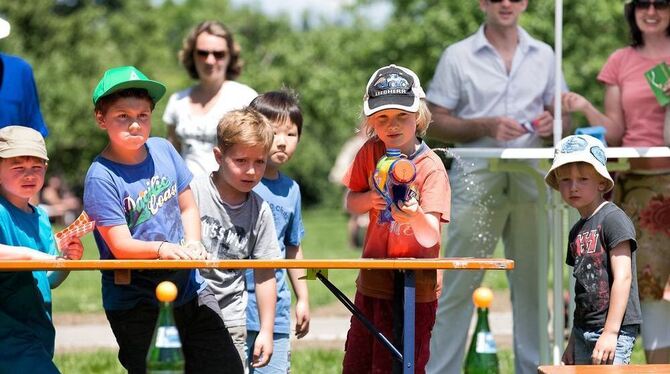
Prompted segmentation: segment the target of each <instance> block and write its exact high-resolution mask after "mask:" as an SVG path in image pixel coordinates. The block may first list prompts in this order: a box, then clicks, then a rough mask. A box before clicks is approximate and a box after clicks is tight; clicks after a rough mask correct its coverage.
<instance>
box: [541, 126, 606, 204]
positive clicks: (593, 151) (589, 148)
mask: <svg viewBox="0 0 670 374" xmlns="http://www.w3.org/2000/svg"><path fill="white" fill-rule="evenodd" d="M573 162H586V163H588V164H591V165H592V166H593V168H594V169H595V170H596V172H597V173H598V174H600V175H601V176H602V177H603V178H605V180H607V188H605V191H604V192H608V191H610V190H611V189H612V188H613V187H614V181H613V180H612V177H611V176H610V173H609V172H608V171H607V156H606V155H605V146H604V145H603V143H602V142H601V141H600V140H598V139H596V138H594V137H593V136H590V135H570V136H567V137H565V138H563V140H561V141H560V143H558V145H557V146H556V148H555V149H554V162H553V163H552V164H551V169H549V172H548V173H547V175H546V176H545V177H544V181H545V182H547V184H548V185H549V186H550V187H551V188H553V189H555V190H558V181H557V180H556V173H555V170H556V169H558V168H559V167H561V166H563V165H565V164H570V163H573Z"/></svg>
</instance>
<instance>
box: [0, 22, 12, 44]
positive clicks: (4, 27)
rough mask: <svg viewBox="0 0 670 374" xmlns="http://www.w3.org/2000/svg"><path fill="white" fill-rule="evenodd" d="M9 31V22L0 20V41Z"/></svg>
mask: <svg viewBox="0 0 670 374" xmlns="http://www.w3.org/2000/svg"><path fill="white" fill-rule="evenodd" d="M10 29H11V27H10V26H9V22H7V21H5V20H4V19H2V18H0V39H4V38H6V37H7V36H8V35H9V30H10Z"/></svg>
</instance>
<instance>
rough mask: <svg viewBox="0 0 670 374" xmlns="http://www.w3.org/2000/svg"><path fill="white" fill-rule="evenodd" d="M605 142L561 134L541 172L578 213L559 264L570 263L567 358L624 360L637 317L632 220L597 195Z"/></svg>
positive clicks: (606, 181)
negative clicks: (572, 284) (571, 315)
mask: <svg viewBox="0 0 670 374" xmlns="http://www.w3.org/2000/svg"><path fill="white" fill-rule="evenodd" d="M606 162H607V158H606V157H605V147H604V146H603V144H602V143H601V142H600V140H598V139H596V138H594V137H592V136H588V135H583V136H580V135H571V136H568V137H566V138H565V139H563V140H561V142H560V143H559V144H558V146H557V147H556V150H555V153H554V162H553V164H552V166H551V169H550V170H549V173H548V174H547V176H546V177H545V181H546V182H547V184H548V185H549V186H551V187H552V188H554V189H556V190H558V191H559V192H560V193H561V197H562V198H563V200H564V201H565V202H566V203H567V204H568V205H570V206H571V207H573V208H575V209H577V210H578V211H579V215H580V216H581V219H580V220H579V221H578V222H577V223H576V224H575V225H574V226H573V227H572V230H570V237H569V240H570V243H569V246H568V254H567V260H566V263H567V264H568V265H570V266H572V267H573V268H574V270H573V272H572V275H573V277H574V278H575V290H574V296H575V314H574V325H573V328H572V333H571V334H570V340H569V341H568V346H567V347H566V348H565V352H564V353H563V358H562V361H563V363H564V364H567V365H586V364H593V365H611V364H614V365H622V364H628V363H629V362H630V356H631V354H632V351H633V344H635V337H636V336H637V333H638V332H639V328H640V323H641V322H642V318H641V313H640V300H639V297H638V289H637V278H636V271H635V252H634V251H635V250H636V249H637V243H636V241H635V227H634V226H633V223H632V222H631V221H630V219H629V218H628V217H627V216H626V213H624V212H623V211H622V210H621V209H620V208H619V207H617V206H616V205H614V204H612V203H610V202H608V201H606V200H605V199H604V198H603V194H604V193H606V192H608V191H610V190H611V189H612V187H613V186H614V182H613V181H612V177H610V175H609V173H608V172H607V168H606Z"/></svg>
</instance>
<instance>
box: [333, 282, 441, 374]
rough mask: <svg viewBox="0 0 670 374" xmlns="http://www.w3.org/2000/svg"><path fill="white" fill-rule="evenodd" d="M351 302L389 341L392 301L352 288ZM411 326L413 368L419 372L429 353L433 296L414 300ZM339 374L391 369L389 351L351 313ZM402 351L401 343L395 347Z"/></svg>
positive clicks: (391, 361) (387, 370)
mask: <svg viewBox="0 0 670 374" xmlns="http://www.w3.org/2000/svg"><path fill="white" fill-rule="evenodd" d="M354 303H355V304H356V306H357V307H358V308H359V309H360V310H361V312H362V313H363V315H364V316H366V317H367V318H368V319H369V320H370V322H372V324H373V325H374V326H375V327H376V328H377V329H378V330H379V331H380V332H381V333H382V334H384V336H386V338H387V339H388V340H389V341H391V342H392V341H393V301H391V300H383V299H378V298H376V297H369V296H365V295H362V294H361V293H359V292H358V291H357V292H356V298H355V301H354ZM414 310H415V327H414V367H415V369H414V372H415V373H421V374H423V373H424V372H425V368H426V363H428V358H429V357H430V335H431V331H432V330H433V325H434V324H435V312H436V310H437V300H435V301H431V302H428V303H416V307H415V309H414ZM344 350H345V354H344V363H343V369H342V373H343V374H364V373H383V374H387V373H390V372H391V371H392V367H393V360H394V359H393V356H392V355H391V352H390V351H389V350H388V349H387V348H386V347H385V346H384V345H382V344H381V343H379V341H378V340H377V339H376V338H375V337H374V336H373V335H372V334H370V332H369V331H368V329H366V328H365V326H364V325H363V324H362V323H361V322H360V321H359V320H358V319H357V318H355V317H353V316H352V317H351V327H350V328H349V332H348V333H347V342H346V343H345V345H344ZM399 350H400V352H401V353H402V347H399Z"/></svg>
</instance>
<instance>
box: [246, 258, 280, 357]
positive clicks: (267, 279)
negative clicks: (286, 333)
mask: <svg viewBox="0 0 670 374" xmlns="http://www.w3.org/2000/svg"><path fill="white" fill-rule="evenodd" d="M254 280H255V282H256V300H257V301H258V317H259V319H260V322H261V329H260V331H259V332H258V336H257V337H256V341H255V343H254V352H253V356H252V363H251V365H252V366H253V367H262V366H265V365H267V364H268V362H270V357H271V356H272V349H273V347H272V341H273V336H272V334H273V332H274V323H275V307H276V304H277V284H276V281H275V272H274V269H254Z"/></svg>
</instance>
